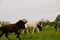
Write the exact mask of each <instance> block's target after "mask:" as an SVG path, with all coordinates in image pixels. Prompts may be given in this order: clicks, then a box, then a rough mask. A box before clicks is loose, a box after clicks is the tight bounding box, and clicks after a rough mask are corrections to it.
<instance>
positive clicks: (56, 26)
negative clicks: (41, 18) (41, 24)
mask: <svg viewBox="0 0 60 40" xmlns="http://www.w3.org/2000/svg"><path fill="white" fill-rule="evenodd" d="M59 27H60V21H58V22H56V23H55V27H54V28H55V29H56V31H57V29H58V28H59Z"/></svg>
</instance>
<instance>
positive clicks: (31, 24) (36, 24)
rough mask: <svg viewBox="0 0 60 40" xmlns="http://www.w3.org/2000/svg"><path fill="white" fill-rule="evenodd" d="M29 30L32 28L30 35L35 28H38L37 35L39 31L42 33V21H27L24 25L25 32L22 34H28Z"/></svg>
mask: <svg viewBox="0 0 60 40" xmlns="http://www.w3.org/2000/svg"><path fill="white" fill-rule="evenodd" d="M29 28H32V29H33V31H32V33H34V32H36V28H38V29H39V30H38V33H39V31H42V21H40V20H38V21H29V22H27V23H26V24H25V30H24V32H25V33H28V34H29V31H28V30H29Z"/></svg>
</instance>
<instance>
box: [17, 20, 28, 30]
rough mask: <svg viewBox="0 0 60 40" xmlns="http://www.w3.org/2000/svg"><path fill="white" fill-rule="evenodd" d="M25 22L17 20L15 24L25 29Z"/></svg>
mask: <svg viewBox="0 0 60 40" xmlns="http://www.w3.org/2000/svg"><path fill="white" fill-rule="evenodd" d="M26 23H27V20H19V21H18V22H17V23H16V24H17V25H18V27H19V28H22V29H25V24H26Z"/></svg>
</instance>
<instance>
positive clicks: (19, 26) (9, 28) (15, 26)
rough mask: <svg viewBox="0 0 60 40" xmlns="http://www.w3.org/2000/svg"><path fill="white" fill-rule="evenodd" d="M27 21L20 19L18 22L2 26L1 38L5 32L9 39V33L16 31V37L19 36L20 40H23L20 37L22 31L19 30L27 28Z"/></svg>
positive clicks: (0, 28) (0, 29)
mask: <svg viewBox="0 0 60 40" xmlns="http://www.w3.org/2000/svg"><path fill="white" fill-rule="evenodd" d="M26 22H27V21H24V20H19V21H18V22H17V23H14V24H9V25H4V26H1V27H0V31H2V34H1V35H0V38H1V36H2V35H3V34H5V37H6V38H7V39H9V37H8V35H9V33H12V32H14V33H15V34H17V37H16V38H18V39H19V40H21V39H20V37H19V35H20V32H19V31H18V30H19V29H25V23H26ZM9 40H10V39H9Z"/></svg>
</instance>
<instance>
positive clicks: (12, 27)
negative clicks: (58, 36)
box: [0, 20, 60, 40]
mask: <svg viewBox="0 0 60 40" xmlns="http://www.w3.org/2000/svg"><path fill="white" fill-rule="evenodd" d="M59 26H60V22H57V23H55V27H54V28H55V29H56V30H57V29H58V27H59ZM29 28H32V29H33V31H32V32H33V33H34V32H35V31H36V28H38V29H39V30H38V32H39V31H42V21H40V20H39V21H34V22H29V21H27V20H19V21H18V22H16V23H14V24H9V25H3V26H0V31H2V33H1V34H0V38H1V37H2V35H4V34H5V37H6V38H7V39H8V40H10V38H9V37H8V35H9V33H13V32H14V33H15V35H17V36H16V38H18V39H19V40H21V38H20V37H19V35H20V34H21V33H20V32H21V29H23V31H24V33H25V32H27V33H29ZM19 29H20V30H19Z"/></svg>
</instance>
